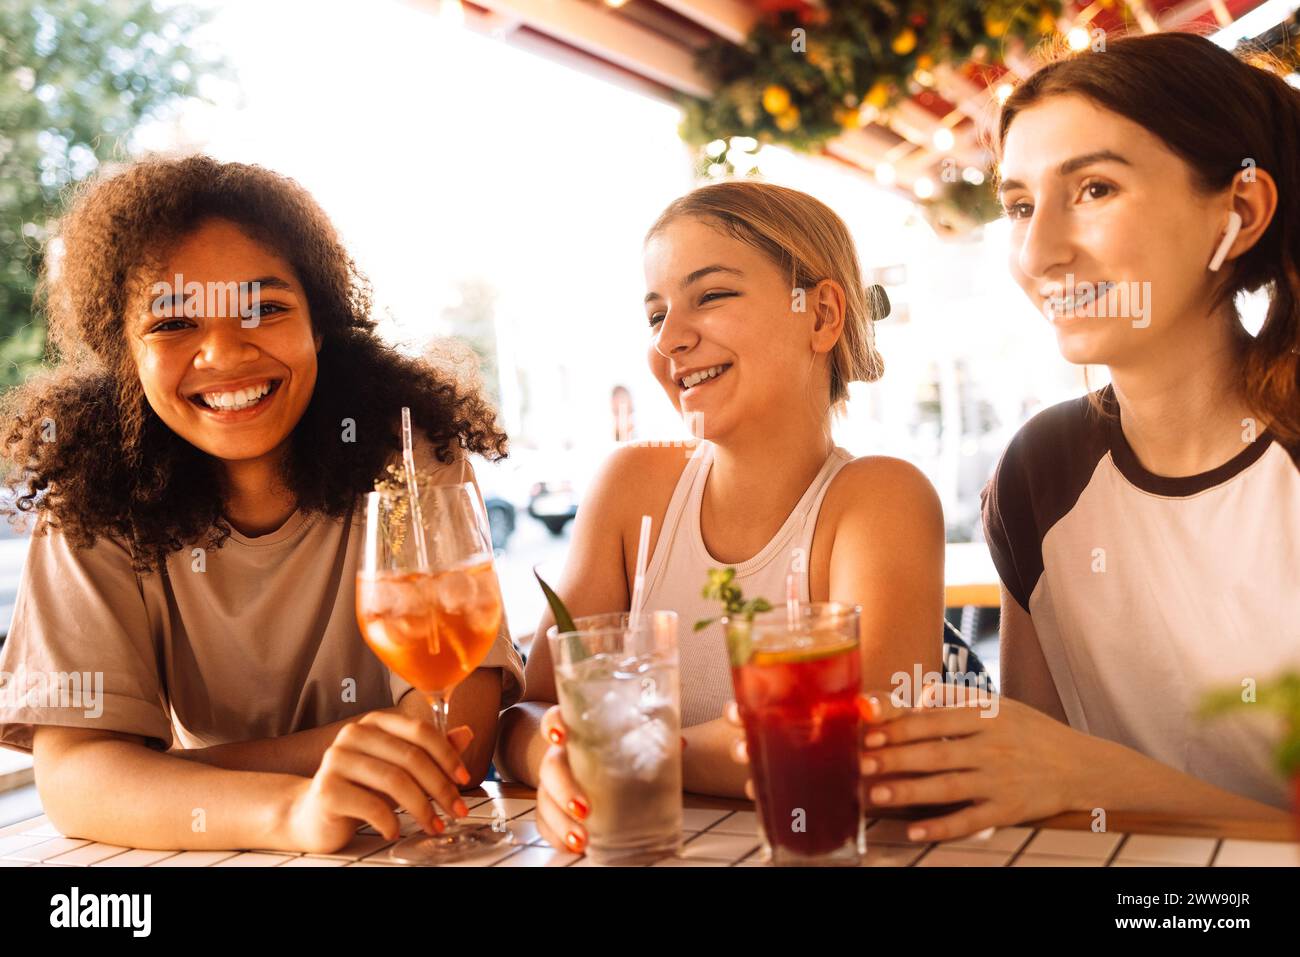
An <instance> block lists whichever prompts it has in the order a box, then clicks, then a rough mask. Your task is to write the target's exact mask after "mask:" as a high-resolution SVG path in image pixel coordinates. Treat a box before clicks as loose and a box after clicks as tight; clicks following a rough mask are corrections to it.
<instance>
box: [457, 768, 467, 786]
mask: <svg viewBox="0 0 1300 957" xmlns="http://www.w3.org/2000/svg"><path fill="white" fill-rule="evenodd" d="M456 780H457V781H459V782H460V783H461V784H469V772H468V771H466V770H465V769H464V768H463V767H459V768H457V769H456Z"/></svg>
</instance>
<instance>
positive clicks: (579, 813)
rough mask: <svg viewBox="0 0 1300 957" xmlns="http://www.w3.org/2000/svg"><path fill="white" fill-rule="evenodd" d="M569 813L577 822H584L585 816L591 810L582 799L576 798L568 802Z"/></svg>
mask: <svg viewBox="0 0 1300 957" xmlns="http://www.w3.org/2000/svg"><path fill="white" fill-rule="evenodd" d="M569 813H570V814H572V815H573V816H574V817H576V818H577V819H578V820H579V821H585V820H586V819H587V815H588V814H590V813H591V808H589V807H588V806H587V802H586V801H584V800H583V799H582V798H580V797H576V798H574V799H573V800H571V801H570V802H569Z"/></svg>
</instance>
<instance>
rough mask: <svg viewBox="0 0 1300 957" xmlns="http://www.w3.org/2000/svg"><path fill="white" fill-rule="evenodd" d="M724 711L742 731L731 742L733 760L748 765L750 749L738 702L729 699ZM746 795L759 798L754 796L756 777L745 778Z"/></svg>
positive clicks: (729, 722)
mask: <svg viewBox="0 0 1300 957" xmlns="http://www.w3.org/2000/svg"><path fill="white" fill-rule="evenodd" d="M722 713H723V715H724V716H725V717H726V719H727V723H728V724H730V725H732V726H733V727H735V728H737V729H739V731H740V733H739V734H737V735H736V739H735V740H734V741H732V742H731V760H733V761H735V762H736V763H737V764H744V765H748V764H749V750H748V748H746V747H745V730H744V728H745V725H744V723H743V722H742V721H741V720H740V707H739V706H738V705H737V704H736V702H734V701H728V702H727V706H726V707H725V708H723V709H722ZM745 797H747V798H749V799H750V800H751V801H754V800H757V799H756V798H755V797H754V779H753V778H751V777H747V778H745Z"/></svg>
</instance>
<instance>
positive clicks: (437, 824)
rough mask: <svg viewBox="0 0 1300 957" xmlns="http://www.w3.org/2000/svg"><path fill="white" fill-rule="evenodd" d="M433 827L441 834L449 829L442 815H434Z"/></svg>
mask: <svg viewBox="0 0 1300 957" xmlns="http://www.w3.org/2000/svg"><path fill="white" fill-rule="evenodd" d="M433 829H434V831H436V832H437V833H439V834H441V833H442V832H443V831H445V830H447V825H446V824H443V823H442V818H440V817H434V819H433Z"/></svg>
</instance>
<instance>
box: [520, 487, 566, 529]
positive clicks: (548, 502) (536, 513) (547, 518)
mask: <svg viewBox="0 0 1300 957" xmlns="http://www.w3.org/2000/svg"><path fill="white" fill-rule="evenodd" d="M528 514H529V515H531V516H532V517H533V518H535V519H537V520H538V521H539V522H541V523H542V524H543V525H545V526H546V530H547V531H548V532H550V533H551V534H552V535H556V536H559V535H563V534H564V526H565V525H568V524H569V522H571V521H573V518H574V516H576V515H577V514H578V497H577V495H576V494H575V493H574V490H573V483H572V482H570V481H568V480H567V479H560V480H552V481H548V482H537V483H535V484H534V485H533V487H532V491H531V492H530V494H529V496H528Z"/></svg>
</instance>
